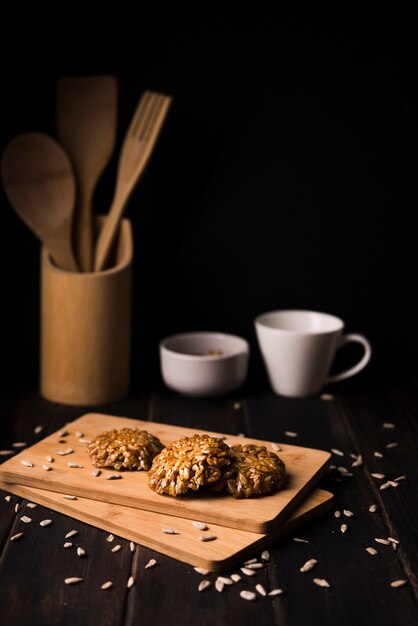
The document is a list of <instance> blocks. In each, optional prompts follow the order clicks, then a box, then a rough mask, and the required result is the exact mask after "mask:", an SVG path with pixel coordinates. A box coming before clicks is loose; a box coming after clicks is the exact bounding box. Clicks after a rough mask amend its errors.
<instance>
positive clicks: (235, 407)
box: [232, 402, 242, 411]
mask: <svg viewBox="0 0 418 626" xmlns="http://www.w3.org/2000/svg"><path fill="white" fill-rule="evenodd" d="M241 406H242V404H241V402H234V404H233V405H232V408H233V409H235V410H236V411H238V410H239V409H240V408H241Z"/></svg>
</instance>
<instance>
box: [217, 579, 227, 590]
mask: <svg viewBox="0 0 418 626" xmlns="http://www.w3.org/2000/svg"><path fill="white" fill-rule="evenodd" d="M224 587H225V585H224V583H223V582H222V581H221V580H219V579H218V578H217V579H216V580H215V589H216V591H219V593H222V591H223V590H224Z"/></svg>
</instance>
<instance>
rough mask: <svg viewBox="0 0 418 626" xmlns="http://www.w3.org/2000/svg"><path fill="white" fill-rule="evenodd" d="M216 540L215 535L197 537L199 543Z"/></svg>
mask: <svg viewBox="0 0 418 626" xmlns="http://www.w3.org/2000/svg"><path fill="white" fill-rule="evenodd" d="M215 539H217V536H216V535H201V536H200V537H199V540H200V541H215Z"/></svg>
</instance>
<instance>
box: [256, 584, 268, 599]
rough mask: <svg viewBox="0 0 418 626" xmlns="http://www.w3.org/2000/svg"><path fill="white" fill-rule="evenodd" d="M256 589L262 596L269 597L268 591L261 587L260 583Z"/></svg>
mask: <svg viewBox="0 0 418 626" xmlns="http://www.w3.org/2000/svg"><path fill="white" fill-rule="evenodd" d="M255 589H256V591H258V593H259V594H260V596H266V595H267V591H266V590H265V589H264V587H263V585H261V584H260V583H258V585H256V586H255Z"/></svg>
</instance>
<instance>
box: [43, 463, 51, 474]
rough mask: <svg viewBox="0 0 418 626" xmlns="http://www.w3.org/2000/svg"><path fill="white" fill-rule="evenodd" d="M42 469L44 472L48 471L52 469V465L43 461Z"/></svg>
mask: <svg viewBox="0 0 418 626" xmlns="http://www.w3.org/2000/svg"><path fill="white" fill-rule="evenodd" d="M42 469H43V470H45V471H46V472H50V471H51V470H52V467H51V466H50V465H47V464H46V463H43V464H42Z"/></svg>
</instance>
